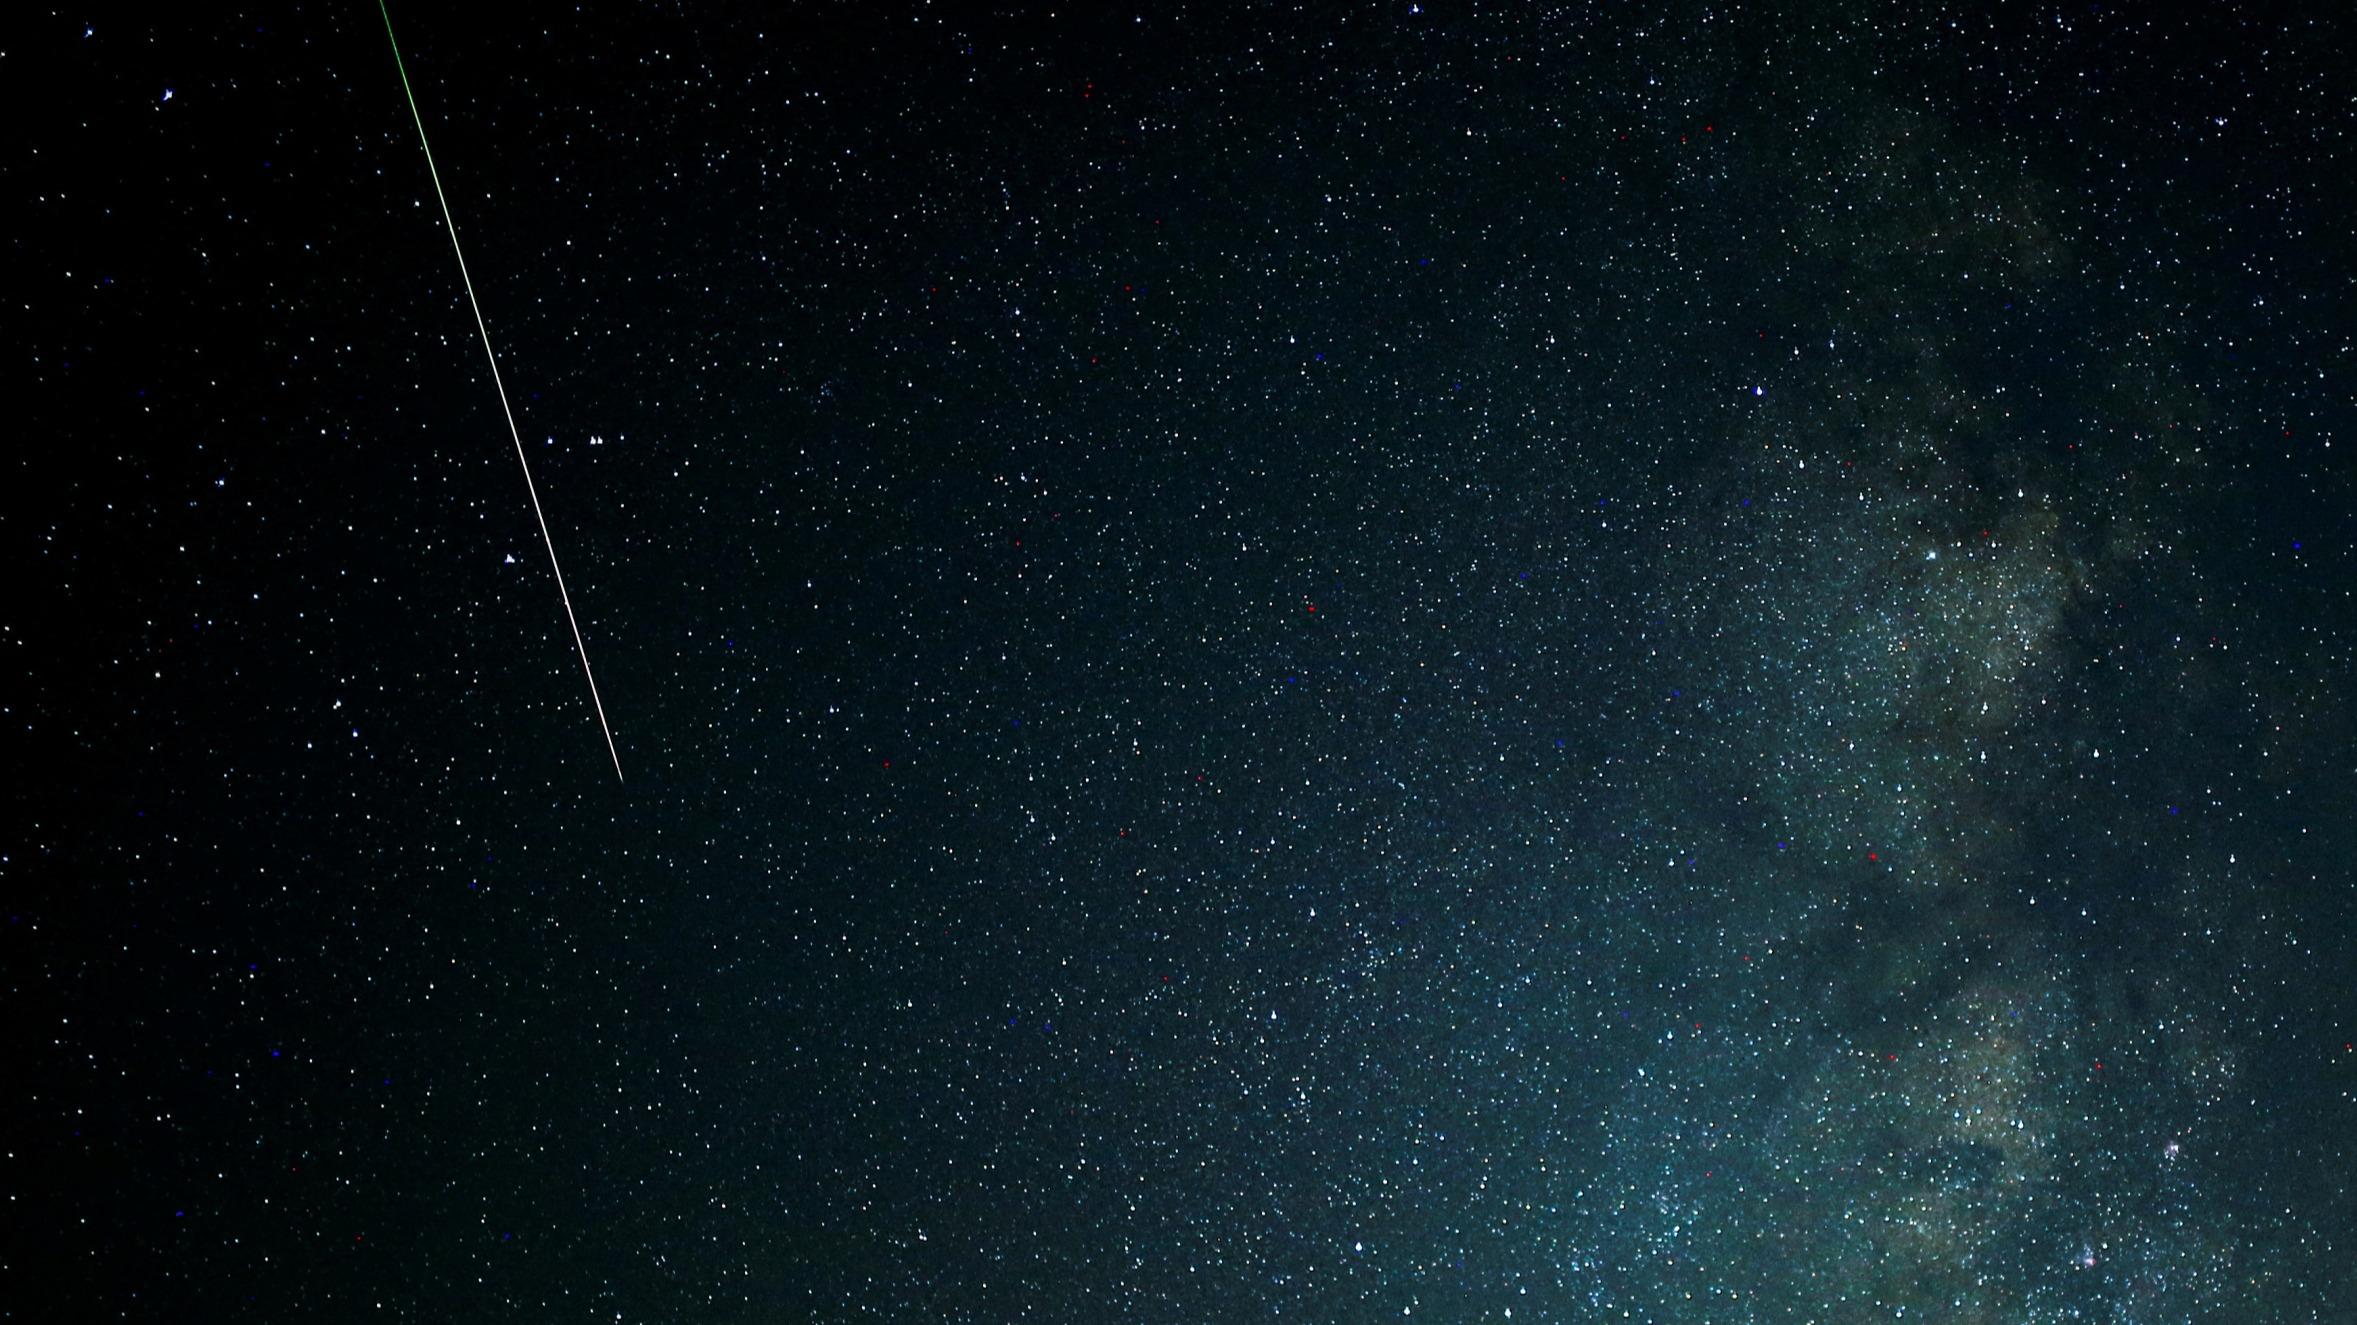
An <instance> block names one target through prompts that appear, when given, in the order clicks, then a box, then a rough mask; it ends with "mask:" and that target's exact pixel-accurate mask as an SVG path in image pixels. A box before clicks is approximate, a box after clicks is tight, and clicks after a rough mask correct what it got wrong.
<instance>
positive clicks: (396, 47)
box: [376, 0, 622, 782]
mask: <svg viewBox="0 0 2357 1325" xmlns="http://www.w3.org/2000/svg"><path fill="white" fill-rule="evenodd" d="M376 7H377V12H378V13H380V14H382V15H384V17H385V42H386V43H387V44H388V45H390V46H391V47H392V48H393V68H394V70H395V71H397V72H398V73H399V74H400V75H401V95H403V96H405V97H407V98H408V99H409V118H410V119H411V120H412V121H413V122H415V123H416V125H417V145H418V146H419V147H422V148H424V149H425V153H426V174H427V175H428V176H430V177H432V179H433V181H434V201H436V202H438V203H440V204H442V226H443V228H444V229H446V230H448V231H449V232H450V252H451V254H452V255H453V256H454V257H456V258H457V259H458V279H459V281H460V283H461V284H463V285H465V286H466V301H467V306H468V307H469V308H472V309H474V310H475V330H476V332H477V333H479V334H480V335H481V336H482V337H483V357H484V358H485V359H488V360H490V362H491V385H492V386H493V387H495V388H497V389H498V391H499V412H500V413H501V414H503V415H505V416H506V418H507V436H508V440H509V441H512V442H514V443H515V444H516V463H517V464H518V465H521V466H523V469H524V491H526V492H529V493H531V494H532V518H533V519H535V520H538V521H539V522H540V544H541V546H542V547H545V548H547V549H548V568H549V569H550V570H552V571H555V572H556V577H557V597H558V598H560V599H563V600H564V604H565V621H566V623H567V624H568V625H570V626H572V627H573V651H574V652H576V653H578V654H580V655H581V675H582V677H583V678H585V679H586V680H587V681H588V682H589V703H590V707H592V708H594V709H596V710H597V725H598V728H599V730H601V731H603V732H605V734H606V753H607V754H609V755H611V756H613V759H614V780H615V781H617V782H619V781H621V780H622V752H621V751H619V750H617V749H615V748H614V728H613V727H612V725H611V724H609V723H608V722H607V721H606V705H605V701H604V700H601V699H599V698H598V697H597V675H596V673H594V672H592V671H590V670H589V646H588V645H586V644H583V643H582V642H581V622H580V620H579V619H578V618H577V617H575V616H574V615H573V595H571V594H569V593H567V592H565V569H564V567H562V566H559V565H557V545H556V540H555V539H553V538H550V537H549V536H548V517H547V516H545V515H543V514H541V513H540V487H539V485H538V484H535V483H534V482H533V481H532V462H531V461H529V460H527V459H525V458H524V437H523V434H521V433H519V432H517V431H516V412H515V410H514V409H513V408H511V407H510V406H509V405H508V403H507V383H506V382H504V381H502V380H501V379H500V376H499V356H498V355H497V354H494V353H492V350H491V328H490V327H488V326H486V325H484V322H483V304H482V301H481V300H479V299H477V298H475V281H474V278H473V277H471V276H469V275H467V270H466V251H465V250H464V249H461V248H460V247H459V246H458V223H457V222H456V221H453V220H451V219H450V199H449V197H448V196H447V195H445V194H444V193H443V192H442V172H441V171H440V170H439V169H437V168H436V167H435V165H434V145H433V144H432V143H430V142H427V141H426V117H425V116H424V115H421V114H419V113H418V109H417V93H416V92H414V91H412V90H411V89H410V86H409V66H408V65H406V64H404V63H402V60H401V43H400V42H398V41H395V40H394V39H393V11H392V10H390V9H388V8H386V6H385V0H377V5H376Z"/></svg>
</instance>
